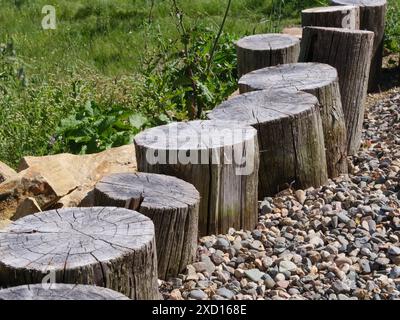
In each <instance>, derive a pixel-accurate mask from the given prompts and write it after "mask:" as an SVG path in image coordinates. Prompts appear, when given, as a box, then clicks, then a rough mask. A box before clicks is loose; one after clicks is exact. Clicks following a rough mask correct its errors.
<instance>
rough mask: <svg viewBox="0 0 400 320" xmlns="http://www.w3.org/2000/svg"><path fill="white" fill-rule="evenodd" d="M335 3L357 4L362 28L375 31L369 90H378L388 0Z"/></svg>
mask: <svg viewBox="0 0 400 320" xmlns="http://www.w3.org/2000/svg"><path fill="white" fill-rule="evenodd" d="M331 3H332V4H333V5H357V6H359V7H360V29H361V30H369V31H372V32H374V48H373V51H372V57H371V69H370V72H369V81H368V92H374V91H377V90H378V85H379V81H380V77H381V73H382V58H383V41H384V36H385V17H386V10H387V2H386V0H333V1H331Z"/></svg>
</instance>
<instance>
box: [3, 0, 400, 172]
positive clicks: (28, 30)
mask: <svg viewBox="0 0 400 320" xmlns="http://www.w3.org/2000/svg"><path fill="white" fill-rule="evenodd" d="M50 2H51V4H53V5H54V6H55V7H56V14H57V29H56V30H43V29H42V28H41V20H42V18H43V16H44V15H43V14H42V13H41V9H42V7H43V6H44V5H46V4H49V1H48V0H14V1H11V0H0V4H1V10H0V43H10V42H12V43H13V49H14V50H15V53H16V54H15V55H14V54H13V53H11V55H8V56H4V57H3V58H1V56H0V58H1V59H2V60H0V122H1V125H0V161H4V162H6V163H8V164H10V165H12V166H16V164H17V163H18V161H19V159H20V158H21V157H22V156H25V155H44V154H49V153H53V152H61V151H74V152H80V151H82V150H81V149H79V148H78V149H77V150H75V149H73V150H72V149H71V148H69V147H68V146H65V145H63V144H59V143H58V142H57V143H54V139H55V137H56V136H57V134H60V132H62V134H65V132H70V131H71V130H70V129H71V128H65V127H64V125H65V123H64V124H63V123H62V120H63V119H66V118H68V119H71V117H72V118H74V117H75V118H76V117H77V115H78V114H79V115H82V114H83V115H84V114H85V106H86V105H87V103H88V101H92V102H93V103H94V104H95V105H96V106H97V107H98V108H99V110H100V111H99V112H100V113H101V112H104V113H106V112H110V114H109V117H108V116H107V117H106V119H114V116H115V109H116V108H117V109H121V110H122V109H123V110H125V109H127V110H129V112H130V113H131V114H132V115H135V114H143V113H146V116H147V117H148V118H149V117H151V116H152V113H154V118H157V119H158V118H162V119H163V120H162V121H167V120H168V119H164V118H165V114H163V111H164V110H161V109H162V107H163V106H164V105H165V106H166V108H165V109H168V110H166V111H167V112H166V114H167V116H168V118H169V119H170V120H174V119H181V118H185V117H187V114H186V113H185V112H183V111H182V112H181V109H182V108H181V106H180V105H179V104H180V103H179V101H178V100H179V99H181V100H182V103H186V102H187V101H186V100H185V99H187V94H186V93H184V92H181V91H182V86H179V85H177V84H176V82H179V81H181V80H182V79H183V78H184V75H183V74H182V72H183V73H184V71H185V70H184V66H183V67H182V65H181V63H182V61H183V60H184V59H182V58H180V57H176V59H177V60H176V61H180V64H178V66H176V65H175V64H174V63H175V62H174V61H172V62H171V61H169V62H168V63H165V65H167V66H168V68H167V69H166V68H165V67H164V69H163V66H162V65H160V64H159V65H157V66H156V68H155V69H154V70H153V71H152V72H153V73H154V76H153V75H149V74H144V71H143V70H146V67H147V66H146V65H145V63H144V61H146V58H148V57H149V56H154V55H160V56H163V55H164V57H163V59H164V60H166V58H165V55H167V54H168V53H177V56H178V53H179V51H180V50H181V49H182V48H180V47H179V45H178V46H174V45H173V44H172V45H171V43H170V42H169V39H172V40H174V41H175V40H176V39H178V40H179V34H178V31H177V28H176V19H174V18H173V17H172V16H171V14H170V11H171V10H170V8H171V0H155V1H154V3H155V5H154V8H153V11H152V14H151V15H150V4H151V0H91V1H83V0H53V1H50ZM327 2H328V1H326V0H240V1H239V0H233V2H232V7H231V10H230V12H229V16H228V19H227V22H226V25H225V28H224V31H225V33H226V38H225V40H224V41H225V42H223V43H222V44H221V47H220V48H219V49H220V50H222V52H223V53H222V54H221V55H220V56H219V58H218V61H216V62H215V63H214V64H213V68H212V72H213V73H212V74H211V75H210V76H206V77H205V78H204V77H202V76H201V72H202V70H204V64H205V63H206V60H205V58H206V57H207V55H208V54H209V49H207V50H206V49H204V50H203V49H201V48H196V47H195V46H196V45H198V43H201V41H203V40H204V39H206V40H207V41H208V42H207V45H209V44H210V43H211V42H210V41H212V39H213V38H214V37H215V33H216V30H217V29H218V26H219V24H220V23H221V20H222V16H223V14H224V11H225V7H226V4H227V0H180V1H178V3H179V5H180V7H181V8H182V11H183V12H184V23H185V25H186V27H187V28H190V26H201V27H202V30H203V31H202V33H199V38H201V39H200V40H199V41H198V43H197V44H195V42H196V40H198V39H192V45H193V46H194V47H193V52H191V55H192V56H191V57H195V59H197V58H199V57H200V58H201V61H200V62H199V63H198V65H196V63H195V62H193V63H194V64H195V65H196V66H195V71H196V72H197V74H200V76H199V77H198V78H196V80H198V81H199V83H200V85H203V84H204V86H201V88H203V87H205V88H204V90H205V91H204V92H203V97H202V98H201V99H202V100H201V101H202V103H203V102H204V101H205V102H204V103H205V104H208V105H206V106H205V108H209V107H212V104H214V103H216V102H218V101H220V100H221V99H224V98H225V97H226V96H227V95H228V94H229V93H230V91H231V90H232V84H234V81H235V79H234V77H235V72H234V70H233V69H232V68H231V64H232V63H234V61H233V60H234V59H233V58H232V56H231V53H232V49H233V47H232V42H233V39H236V38H240V37H242V36H244V35H247V34H252V33H262V32H273V31H279V30H280V29H281V28H282V27H284V26H288V25H294V24H299V22H300V11H301V9H303V8H307V7H313V6H321V5H325V4H327ZM389 3H390V4H391V6H390V12H389V20H388V21H389V22H388V26H389V30H388V39H387V41H386V43H387V46H388V47H389V46H390V49H392V50H399V47H398V43H399V40H398V35H399V20H400V19H399V12H400V10H399V9H398V4H397V0H389ZM395 5H397V9H393V8H395ZM204 27H208V28H209V29H210V30H209V31H207V30H205V29H204ZM193 35H196V36H195V37H197V34H195V33H193ZM203 36H204V37H203ZM202 37H203V38H204V39H203V38H202ZM206 40H204V41H206ZM172 43H173V42H172ZM178 43H179V42H178ZM160 44H162V45H165V46H166V47H167V48H168V49H167V51H170V52H167V53H164V52H162V50H160V49H159V48H158V46H159V45H160ZM224 59H229V60H232V61H225V60H224ZM182 68H183V69H182ZM224 68H225V69H226V70H228V69H229V72H228V71H227V77H225V78H224V77H222V74H223V71H222V70H224ZM170 69H173V70H172V71H171V70H170ZM5 71H7V72H5ZM4 74H5V75H4ZM164 74H165V77H164ZM213 77H214V78H215V81H214V82H213ZM163 81H166V82H165V83H163V84H160V83H161V82H163ZM200 81H201V82H200ZM170 87H171V95H173V96H172V97H169V96H168V94H169V92H163V93H162V95H160V94H159V92H157V90H160V88H162V89H163V90H164V91H168V90H169V88H170ZM210 95H211V96H210ZM218 95H219V96H218ZM203 100H204V101H203ZM149 106H152V108H150V107H149ZM97 107H96V108H97ZM175 109H176V110H175ZM101 110H103V111H101ZM175 111H176V112H175ZM171 114H172V115H171ZM117 118H118V117H117ZM153 120H154V119H147V120H146V121H147V122H146V123H145V124H144V126H147V125H155V124H157V121H153ZM93 121H94V122H93V123H94V124H95V119H94V120H93ZM107 121H108V120H107ZM160 121H161V120H160ZM64 122H65V121H64ZM85 123H86V122H85ZM93 123H92V124H89V126H90V125H93ZM117 124H118V123H117ZM115 126H116V125H115V123H114V124H111V127H112V128H111V127H110V128H108V129H107V130H106V131H105V132H106V133H108V132H114V131H115ZM81 127H82V126H81ZM117 127H118V125H117ZM60 128H61V129H60ZM108 130H111V131H108ZM99 136H101V135H99ZM80 140H82V139H80ZM124 141H125V140H124ZM104 146H106V147H109V146H110V145H109V143H108V142H107V143H105V144H104Z"/></svg>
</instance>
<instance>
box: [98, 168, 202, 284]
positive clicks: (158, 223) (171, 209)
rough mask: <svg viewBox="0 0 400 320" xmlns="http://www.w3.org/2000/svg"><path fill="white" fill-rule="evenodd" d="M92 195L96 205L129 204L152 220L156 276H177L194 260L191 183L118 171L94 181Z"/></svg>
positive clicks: (193, 191)
mask: <svg viewBox="0 0 400 320" xmlns="http://www.w3.org/2000/svg"><path fill="white" fill-rule="evenodd" d="M94 198H95V200H94V202H95V205H98V206H112V207H122V208H128V209H131V210H135V211H137V212H140V213H142V214H144V215H145V216H147V217H149V218H150V219H151V220H152V221H153V223H154V229H155V236H156V247H157V260H158V277H159V278H161V279H166V280H168V279H169V277H176V276H178V274H179V273H182V272H183V271H184V270H185V268H186V266H187V265H188V264H191V263H192V262H193V259H194V257H195V254H196V248H197V235H198V232H197V229H198V220H199V219H198V211H199V203H200V195H199V193H198V191H197V190H196V189H195V187H194V186H193V185H191V184H189V183H187V182H185V181H183V180H180V179H177V178H175V177H171V176H165V175H159V174H151V173H128V174H125V173H117V174H113V175H110V176H107V177H105V178H103V179H102V180H101V181H100V182H99V183H97V185H96V188H95V190H94Z"/></svg>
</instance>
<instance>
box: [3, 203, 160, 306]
mask: <svg viewBox="0 0 400 320" xmlns="http://www.w3.org/2000/svg"><path fill="white" fill-rule="evenodd" d="M154 242H155V241H154V225H153V222H152V221H151V220H150V219H149V218H147V217H145V216H144V215H142V214H139V213H138V212H135V211H132V210H127V209H122V208H111V207H94V208H68V209H60V210H52V211H47V212H42V213H38V214H34V215H30V216H27V217H24V218H22V219H20V220H18V221H16V222H14V223H13V224H11V225H10V226H8V227H7V228H5V229H3V230H1V231H0V286H4V287H10V286H15V285H22V284H32V283H41V282H42V281H44V280H45V279H47V278H49V279H51V280H53V281H52V282H57V283H72V284H75V283H79V284H94V285H97V286H102V287H107V288H110V289H114V290H116V291H119V292H121V293H123V294H125V295H127V296H129V297H131V298H133V299H158V298H159V296H158V284H157V256H156V253H155V244H154Z"/></svg>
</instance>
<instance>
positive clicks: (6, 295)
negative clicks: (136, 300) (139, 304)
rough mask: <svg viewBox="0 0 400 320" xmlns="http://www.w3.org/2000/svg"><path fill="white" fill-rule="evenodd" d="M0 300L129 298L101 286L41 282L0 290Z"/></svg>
mask: <svg viewBox="0 0 400 320" xmlns="http://www.w3.org/2000/svg"><path fill="white" fill-rule="evenodd" d="M0 300H129V298H128V297H127V296H124V295H123V294H121V293H119V292H116V291H113V290H110V289H107V288H102V287H96V286H89V285H79V284H78V285H76V284H61V283H52V284H48V283H45V284H42V283H41V284H31V285H23V286H18V287H12V288H8V289H3V290H0Z"/></svg>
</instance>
